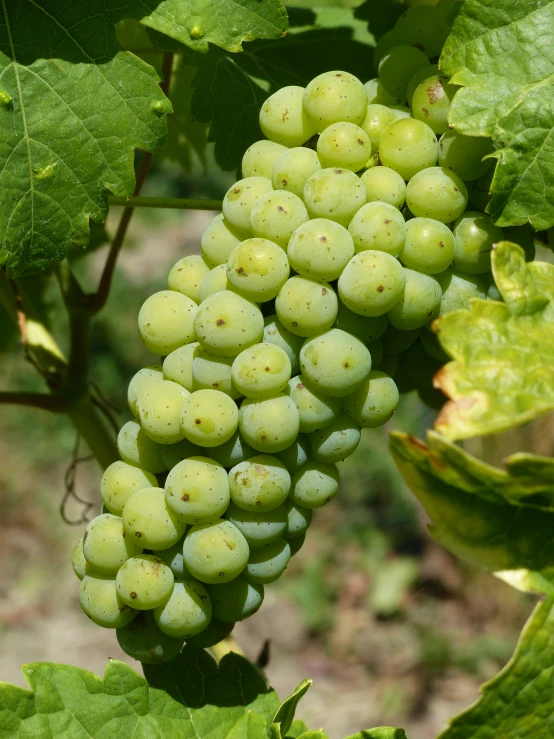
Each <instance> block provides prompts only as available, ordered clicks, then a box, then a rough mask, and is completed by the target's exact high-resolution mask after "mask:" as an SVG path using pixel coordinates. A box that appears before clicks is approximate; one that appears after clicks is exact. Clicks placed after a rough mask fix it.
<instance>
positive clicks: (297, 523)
mask: <svg viewBox="0 0 554 739" xmlns="http://www.w3.org/2000/svg"><path fill="white" fill-rule="evenodd" d="M283 507H284V509H285V510H286V512H287V528H286V534H284V536H286V538H287V539H291V538H296V537H297V536H302V535H303V534H305V533H306V531H307V530H308V527H309V525H310V524H311V522H312V517H313V510H312V509H311V508H302V506H299V505H295V504H294V503H293V502H292V500H291V499H290V498H287V500H285V502H284V503H283Z"/></svg>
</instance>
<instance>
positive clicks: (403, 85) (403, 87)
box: [379, 44, 429, 101]
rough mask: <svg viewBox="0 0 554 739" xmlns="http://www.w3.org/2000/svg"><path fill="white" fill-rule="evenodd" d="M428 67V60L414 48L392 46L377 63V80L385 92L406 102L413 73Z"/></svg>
mask: <svg viewBox="0 0 554 739" xmlns="http://www.w3.org/2000/svg"><path fill="white" fill-rule="evenodd" d="M428 66H429V59H428V58H427V57H426V56H425V54H424V53H423V52H422V51H420V49H416V48H415V46H405V45H402V44H400V45H398V46H393V47H392V48H391V49H389V51H388V52H387V53H386V54H385V55H384V57H383V58H382V59H381V61H380V62H379V79H380V80H381V82H382V83H383V87H384V88H385V90H387V91H388V92H390V94H391V95H394V96H395V97H397V98H398V99H399V100H402V101H403V100H406V93H407V91H408V82H409V81H410V79H411V77H412V76H413V74H414V72H417V70H418V69H423V67H428Z"/></svg>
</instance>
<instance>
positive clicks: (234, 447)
mask: <svg viewBox="0 0 554 739" xmlns="http://www.w3.org/2000/svg"><path fill="white" fill-rule="evenodd" d="M254 454H256V452H255V450H254V449H252V447H251V446H250V444H247V443H246V441H245V440H244V439H243V438H242V436H241V435H240V432H239V431H238V430H237V431H235V433H234V434H233V435H232V436H231V438H230V439H229V440H228V441H226V442H225V443H224V444H219V445H218V446H213V447H211V449H210V456H211V457H213V459H215V461H216V462H219V464H221V465H223V467H226V468H227V469H229V468H231V467H234V466H235V465H236V464H238V463H239V462H244V460H245V459H248V458H249V457H253V456H254Z"/></svg>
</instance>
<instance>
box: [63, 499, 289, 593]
mask: <svg viewBox="0 0 554 739" xmlns="http://www.w3.org/2000/svg"><path fill="white" fill-rule="evenodd" d="M283 520H284V521H285V523H284V525H283V531H285V530H286V528H287V526H286V514H285V513H283ZM279 536H281V533H279ZM84 538H85V537H84V536H80V537H79V539H78V541H77V543H76V544H75V546H74V547H73V552H72V554H71V566H72V567H73V572H74V573H75V574H76V575H77V577H78V578H79V580H82V579H83V577H84V576H85V575H88V574H91V570H92V567H91V566H90V565H89V563H88V562H87V560H86V559H85V553H84V551H83V542H84ZM275 538H277V537H275Z"/></svg>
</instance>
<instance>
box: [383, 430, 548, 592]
mask: <svg viewBox="0 0 554 739" xmlns="http://www.w3.org/2000/svg"><path fill="white" fill-rule="evenodd" d="M390 448H391V452H392V455H393V457H394V459H395V461H396V464H397V466H398V468H399V470H400V472H401V474H402V476H403V477H404V480H405V481H406V483H407V485H409V487H410V488H411V489H412V491H413V493H414V494H415V495H416V497H417V498H418V500H419V501H420V503H421V504H422V505H423V507H424V508H425V510H426V512H427V514H428V516H429V518H430V519H431V521H432V523H431V524H430V527H429V531H430V533H431V535H432V536H433V537H434V538H435V539H436V540H437V541H438V542H439V543H440V544H442V545H443V546H444V547H446V548H447V549H449V550H450V551H451V552H453V553H454V554H456V555H457V556H459V557H461V558H462V559H465V560H467V561H468V562H470V563H471V564H473V565H474V566H476V567H481V568H483V569H485V570H488V571H489V572H492V573H494V574H495V575H496V576H497V577H499V578H500V579H502V580H504V581H505V582H507V583H509V584H510V585H512V586H513V587H515V588H518V589H519V590H522V591H524V592H538V593H544V594H547V595H549V596H554V511H553V510H539V509H537V508H532V507H529V506H522V505H518V504H516V503H513V502H511V501H510V500H509V499H508V498H506V499H503V498H502V495H501V491H502V488H501V487H500V486H499V485H498V476H499V475H500V474H502V475H506V473H503V472H501V471H498V470H497V471H496V473H491V471H490V468H489V467H488V465H480V464H479V463H478V462H477V460H475V459H473V458H472V457H471V456H470V455H468V454H467V453H466V452H463V451H462V450H458V465H457V468H453V467H452V465H451V462H450V460H451V458H452V455H451V450H452V447H451V446H450V445H448V443H447V442H445V441H444V439H443V438H441V436H440V434H437V433H436V432H430V433H429V434H428V444H424V443H423V442H422V441H420V440H419V439H415V438H414V437H412V436H409V435H408V434H405V433H400V432H395V433H393V434H392V435H391V440H390ZM463 459H465V460H466V462H467V468H468V470H470V471H471V472H470V473H468V475H467V476H466V477H465V478H464V476H463V472H462V469H461V467H462V465H461V462H463ZM494 490H496V492H497V495H496V499H495V497H494V496H493V495H491V491H494Z"/></svg>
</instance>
